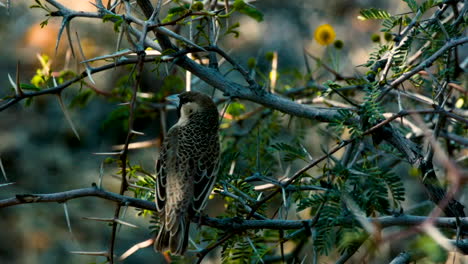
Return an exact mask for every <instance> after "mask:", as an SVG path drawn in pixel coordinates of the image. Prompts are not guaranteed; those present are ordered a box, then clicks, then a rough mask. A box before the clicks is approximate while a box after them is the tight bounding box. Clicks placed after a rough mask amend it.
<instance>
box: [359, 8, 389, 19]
mask: <svg viewBox="0 0 468 264" xmlns="http://www.w3.org/2000/svg"><path fill="white" fill-rule="evenodd" d="M359 13H360V14H361V15H360V16H358V19H359V20H368V19H385V18H389V17H391V16H392V15H390V13H388V12H387V11H385V10H381V9H375V8H369V9H363V10H361V11H360V12H359Z"/></svg>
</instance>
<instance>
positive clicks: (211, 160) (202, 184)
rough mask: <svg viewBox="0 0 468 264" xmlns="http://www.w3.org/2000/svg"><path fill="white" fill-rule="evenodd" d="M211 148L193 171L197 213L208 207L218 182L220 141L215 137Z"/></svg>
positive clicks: (193, 204)
mask: <svg viewBox="0 0 468 264" xmlns="http://www.w3.org/2000/svg"><path fill="white" fill-rule="evenodd" d="M208 146H210V148H209V149H208V150H207V151H206V152H205V153H204V155H202V157H201V159H199V160H198V164H194V169H193V170H192V173H193V176H194V178H193V179H194V195H193V200H192V208H193V210H195V211H196V212H200V211H202V210H203V209H204V208H205V206H206V201H207V199H208V196H210V193H211V190H212V189H213V185H214V183H215V181H216V176H217V174H218V168H219V141H218V137H214V138H213V139H212V142H208Z"/></svg>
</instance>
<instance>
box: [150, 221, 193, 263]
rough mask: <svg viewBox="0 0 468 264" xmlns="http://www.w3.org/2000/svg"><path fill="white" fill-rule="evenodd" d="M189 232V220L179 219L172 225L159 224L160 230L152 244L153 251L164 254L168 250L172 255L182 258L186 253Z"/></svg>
mask: <svg viewBox="0 0 468 264" xmlns="http://www.w3.org/2000/svg"><path fill="white" fill-rule="evenodd" d="M189 230H190V220H189V219H188V218H187V217H183V216H182V217H179V218H178V219H175V221H173V223H172V225H171V226H169V225H166V223H165V222H163V223H161V229H160V230H159V233H158V236H157V237H156V240H155V242H154V250H156V251H159V252H165V251H167V250H170V251H171V253H172V254H174V255H179V256H182V255H184V254H185V252H186V251H187V246H188V239H189Z"/></svg>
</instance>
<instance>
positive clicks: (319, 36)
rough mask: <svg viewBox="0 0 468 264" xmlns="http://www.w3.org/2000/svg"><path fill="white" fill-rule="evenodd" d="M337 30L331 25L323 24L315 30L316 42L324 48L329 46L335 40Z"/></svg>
mask: <svg viewBox="0 0 468 264" xmlns="http://www.w3.org/2000/svg"><path fill="white" fill-rule="evenodd" d="M335 36H336V34H335V30H334V29H333V27H332V26H330V25H329V24H323V25H321V26H319V27H318V28H317V29H316V30H315V34H314V37H315V40H316V41H317V42H318V43H319V44H320V45H322V46H327V45H330V44H332V43H333V41H334V40H335Z"/></svg>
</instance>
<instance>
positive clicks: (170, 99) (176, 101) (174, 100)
mask: <svg viewBox="0 0 468 264" xmlns="http://www.w3.org/2000/svg"><path fill="white" fill-rule="evenodd" d="M166 101H168V102H169V103H170V104H172V105H175V106H176V107H177V108H179V104H180V98H179V94H173V95H169V96H168V97H166Z"/></svg>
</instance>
